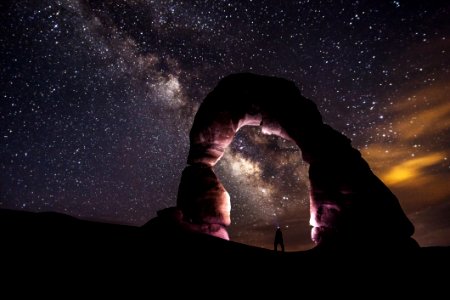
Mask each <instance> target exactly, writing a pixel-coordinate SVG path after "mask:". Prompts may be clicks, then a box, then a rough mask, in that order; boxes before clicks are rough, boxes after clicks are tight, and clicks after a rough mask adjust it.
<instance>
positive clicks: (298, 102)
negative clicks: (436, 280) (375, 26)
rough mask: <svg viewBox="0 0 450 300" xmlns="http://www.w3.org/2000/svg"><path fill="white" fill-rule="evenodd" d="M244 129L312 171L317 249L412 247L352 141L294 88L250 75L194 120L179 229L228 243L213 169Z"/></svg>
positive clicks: (408, 230)
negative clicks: (256, 131)
mask: <svg viewBox="0 0 450 300" xmlns="http://www.w3.org/2000/svg"><path fill="white" fill-rule="evenodd" d="M245 125H252V126H261V127H262V131H263V133H266V134H275V135H278V136H280V137H282V138H285V139H290V140H293V141H295V143H296V144H297V145H298V146H299V148H300V149H301V151H302V157H303V159H304V160H305V161H306V162H307V163H309V164H310V167H309V180H310V186H311V190H310V214H311V219H310V224H311V226H312V227H313V228H312V231H311V236H312V239H313V241H314V242H315V243H316V244H318V245H340V244H366V243H370V244H377V243H378V244H383V243H387V242H388V243H391V244H398V245H407V244H408V245H409V244H414V240H412V239H411V235H412V234H413V232H414V227H413V225H412V224H411V222H410V221H409V220H408V218H407V217H406V215H405V214H404V212H403V210H402V209H401V207H400V204H399V202H398V199H397V198H396V197H395V195H394V194H393V193H392V192H391V191H390V190H389V189H388V188H387V187H386V186H385V185H384V184H383V183H382V182H381V181H380V180H379V179H378V178H377V177H376V176H375V175H374V174H373V173H372V171H371V170H370V167H369V165H368V164H367V163H366V161H365V160H364V159H363V158H362V157H361V154H360V152H359V151H357V150H356V149H354V148H353V147H352V146H351V143H350V140H349V139H348V138H346V137H345V136H344V135H342V134H341V133H339V132H337V131H336V130H334V129H332V128H331V127H330V126H328V125H326V124H324V123H323V122H322V117H321V115H320V113H319V111H318V110H317V107H316V105H315V104H314V103H313V102H312V101H311V100H309V99H306V98H305V97H303V96H302V95H301V93H300V91H299V90H298V88H297V87H296V86H295V84H294V83H293V82H291V81H288V80H285V79H282V78H276V77H268V76H260V75H255V74H249V73H244V74H233V75H230V76H227V77H225V78H224V79H222V80H221V81H220V82H219V84H218V85H217V87H216V88H215V89H214V90H213V91H212V92H211V93H209V94H208V95H207V97H206V98H205V99H204V101H203V103H202V104H201V106H200V108H199V110H198V112H197V114H196V116H195V119H194V123H193V126H192V129H191V132H190V151H189V156H188V164H189V165H190V166H189V167H187V168H186V169H185V171H184V172H183V177H182V180H181V183H180V189H179V194H178V201H177V206H178V208H179V209H180V210H181V212H182V215H183V222H185V223H187V224H191V225H190V226H192V224H194V225H195V226H197V228H208V230H206V231H208V232H207V233H209V234H211V235H216V236H219V237H223V238H227V237H228V235H227V234H226V235H225V234H224V233H223V232H224V231H225V232H226V230H225V227H226V226H228V225H229V224H230V203H229V201H230V200H229V196H227V195H228V194H227V193H226V191H225V189H224V187H223V186H222V184H221V183H220V181H219V180H218V179H217V177H216V176H215V174H214V172H213V170H212V167H214V165H215V164H216V163H217V161H218V160H219V159H220V158H221V157H222V155H223V153H224V150H225V149H226V147H227V146H228V145H229V144H230V143H231V142H232V140H233V137H234V135H235V134H236V132H237V131H238V130H239V129H240V128H241V127H242V126H245ZM202 226H203V227H202ZM211 228H212V229H211ZM215 229H217V230H216V231H215ZM200 231H202V232H205V230H200ZM214 232H216V233H217V234H215V233H214Z"/></svg>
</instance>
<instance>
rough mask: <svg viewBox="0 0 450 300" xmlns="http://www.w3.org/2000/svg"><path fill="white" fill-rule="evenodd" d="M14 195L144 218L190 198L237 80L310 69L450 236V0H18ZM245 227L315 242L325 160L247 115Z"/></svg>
mask: <svg viewBox="0 0 450 300" xmlns="http://www.w3.org/2000/svg"><path fill="white" fill-rule="evenodd" d="M0 17H1V22H0V30H1V35H0V41H1V44H0V54H1V55H0V60H1V69H0V78H1V80H0V86H1V87H0V93H1V94H0V172H1V174H0V207H2V208H11V209H23V210H30V211H57V212H63V213H67V214H70V215H74V216H76V217H80V218H83V219H93V220H99V221H106V222H115V223H123V224H133V225H141V224H143V223H145V222H146V221H148V220H149V219H150V218H152V217H154V216H155V214H156V211H157V210H160V209H163V208H165V207H168V206H173V205H175V203H176V193H177V188H178V183H179V179H180V175H181V171H182V170H183V168H184V167H185V165H186V158H187V152H188V150H189V140H188V133H189V129H190V126H191V124H192V122H193V118H194V115H195V112H196V110H197V108H198V106H199V104H200V103H201V101H202V99H203V98H204V97H205V96H206V94H207V93H208V92H209V91H210V90H211V89H212V88H213V87H214V86H215V85H216V84H217V82H218V81H219V80H220V78H223V77H224V76H226V75H228V74H230V73H235V72H254V73H258V74H266V75H272V76H279V77H284V78H287V79H290V80H293V81H294V82H296V84H297V85H298V87H299V88H300V89H301V90H302V93H303V94H304V95H305V96H306V97H308V98H311V99H313V100H314V101H315V102H316V103H317V105H318V107H319V110H320V111H321V112H322V114H323V117H324V120H325V122H327V123H329V124H330V125H331V126H333V127H334V128H336V129H338V130H340V131H342V132H343V133H345V134H346V135H347V136H348V137H350V138H351V139H352V141H353V145H354V146H355V147H357V148H358V149H359V150H360V151H361V152H362V154H363V156H364V157H365V158H366V159H367V161H368V162H369V164H370V165H371V167H372V168H373V170H374V172H375V173H376V174H377V175H378V176H379V177H380V178H381V179H382V180H383V181H384V182H385V183H386V184H387V185H388V186H389V187H390V188H391V189H392V190H393V191H394V193H395V194H396V195H397V196H398V197H399V200H400V202H401V204H402V207H403V208H404V209H405V211H406V212H407V214H408V216H409V217H410V218H411V220H412V221H413V223H414V224H415V225H416V235H415V238H416V239H417V240H418V241H419V243H421V245H449V244H450V222H449V221H448V220H449V219H450V218H449V214H450V206H449V202H448V199H449V197H450V188H449V187H448V182H449V180H450V172H449V169H450V166H449V161H448V155H449V149H450V147H449V143H448V140H449V135H450V132H449V129H450V123H449V120H450V105H449V102H448V95H449V94H450V91H449V90H450V81H449V78H450V76H449V68H450V55H449V53H450V35H449V33H450V22H449V20H450V6H449V5H448V4H447V3H446V1H362V0H361V1H309V0H304V1H251V0H249V1H171V0H161V1H152V0H115V1H97V0H44V1H28V0H25V1H3V2H2V4H0ZM216 172H217V174H218V176H219V178H220V179H221V180H222V182H223V183H224V185H225V187H226V189H227V190H228V191H229V192H230V194H231V201H232V220H233V224H232V226H231V227H230V234H231V238H232V240H236V241H239V242H243V243H247V244H251V245H257V246H262V247H268V248H270V247H271V246H272V241H273V236H274V233H275V230H274V228H275V227H276V226H277V225H280V226H282V227H283V228H284V229H283V230H284V235H285V243H286V247H287V249H288V250H300V249H307V248H310V247H312V244H311V242H310V240H309V232H308V231H309V227H308V219H309V207H308V201H309V200H308V182H307V165H306V164H305V163H304V162H302V160H301V153H300V151H299V150H298V149H297V148H296V146H295V145H293V144H292V143H290V142H287V141H283V140H281V139H279V138H276V137H272V136H265V135H263V134H261V133H260V130H259V129H258V128H244V129H243V130H242V131H240V132H239V133H238V134H237V136H236V138H235V140H234V142H233V144H232V145H231V146H230V148H229V149H227V152H226V154H225V156H224V157H223V159H222V160H221V161H220V163H219V164H218V166H217V167H216Z"/></svg>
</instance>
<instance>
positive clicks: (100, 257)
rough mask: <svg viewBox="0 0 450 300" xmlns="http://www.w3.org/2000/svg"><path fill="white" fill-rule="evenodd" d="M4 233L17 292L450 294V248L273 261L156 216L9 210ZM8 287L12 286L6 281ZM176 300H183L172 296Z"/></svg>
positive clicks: (317, 253) (1, 226)
mask: <svg viewBox="0 0 450 300" xmlns="http://www.w3.org/2000/svg"><path fill="white" fill-rule="evenodd" d="M0 232H1V245H2V246H1V249H2V250H1V252H2V254H1V257H2V259H3V262H4V263H3V267H2V270H3V274H7V276H6V277H7V278H8V280H11V281H12V282H15V283H17V282H24V281H25V282H28V281H30V282H37V281H39V282H40V281H41V280H43V281H44V282H46V281H47V279H48V281H49V284H50V283H51V284H54V283H55V282H60V281H62V282H63V283H64V284H69V285H71V282H72V283H74V282H76V283H77V284H76V285H77V287H78V288H83V287H85V285H87V284H93V286H95V287H97V288H98V285H96V282H101V281H106V282H109V284H110V285H112V286H115V284H120V285H121V286H122V285H124V284H125V282H126V283H127V284H129V283H130V281H131V282H132V283H133V284H136V285H138V286H139V284H138V282H142V280H144V281H145V285H143V286H139V287H138V288H145V287H147V286H154V287H156V288H158V287H159V288H162V286H166V285H169V286H173V287H179V286H185V287H186V286H190V287H197V288H199V289H200V290H201V289H211V288H212V289H217V290H224V289H225V290H228V291H230V290H234V289H235V288H237V289H239V287H240V286H241V287H243V288H244V289H246V290H249V289H252V290H253V289H255V291H258V293H262V294H264V293H265V292H264V291H265V290H266V289H268V290H272V291H273V289H277V288H278V287H282V289H283V291H285V292H286V291H296V290H299V291H300V290H301V289H303V288H305V287H308V290H309V291H313V292H314V293H319V294H323V293H325V294H327V293H331V292H332V291H333V289H332V290H330V289H329V287H334V288H338V291H340V293H344V294H345V293H347V291H350V290H354V289H353V287H355V286H358V287H359V288H363V289H364V290H372V291H373V292H375V291H378V292H380V290H379V288H383V289H382V290H388V289H390V290H392V289H394V290H396V291H400V292H401V293H404V292H405V291H409V292H410V293H411V294H414V293H416V292H418V291H422V292H426V293H427V295H430V294H429V293H432V292H437V291H440V290H441V289H442V291H444V292H445V293H446V294H447V295H448V289H447V288H446V285H448V282H449V281H448V279H449V271H450V269H449V258H450V256H449V254H450V247H426V248H419V249H416V250H405V251H398V250H392V249H389V248H386V249H385V251H380V250H377V251H371V250H370V249H346V250H345V251H323V250H322V251H321V250H318V249H312V250H309V251H302V252H287V253H278V254H276V253H274V252H273V251H271V250H267V249H262V248H257V247H252V246H247V245H244V244H240V243H236V242H232V241H225V240H221V239H218V238H214V237H210V236H207V235H202V234H194V233H186V232H183V231H180V230H179V229H177V228H176V227H175V226H171V225H170V224H166V223H164V221H162V220H161V219H160V218H158V217H157V218H154V219H152V220H151V221H150V222H148V223H147V224H146V225H144V226H142V227H131V226H124V225H115V224H106V223H98V222H91V221H82V220H78V219H76V218H73V217H70V216H67V215H63V214H58V213H30V212H23V211H12V210H4V209H2V210H0ZM69 278H77V280H76V281H71V280H72V279H70V280H69ZM79 280H80V281H79ZM3 282H4V283H5V285H4V286H7V282H8V281H6V282H5V281H3ZM161 284H162V286H161ZM110 285H108V286H110ZM359 288H358V289H359ZM384 288H385V289H384ZM108 291H109V292H111V289H108ZM171 292H174V293H177V294H178V293H184V292H183V290H179V289H176V288H175V289H174V290H173V291H171ZM333 293H334V292H333ZM444 298H447V297H444Z"/></svg>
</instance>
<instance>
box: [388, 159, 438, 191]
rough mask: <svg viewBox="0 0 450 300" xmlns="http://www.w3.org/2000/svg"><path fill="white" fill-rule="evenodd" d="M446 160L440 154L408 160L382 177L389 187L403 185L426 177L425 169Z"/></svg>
mask: <svg viewBox="0 0 450 300" xmlns="http://www.w3.org/2000/svg"><path fill="white" fill-rule="evenodd" d="M444 158H445V156H444V155H442V154H440V153H433V154H430V155H426V156H422V157H418V158H414V159H409V160H406V161H404V162H402V163H400V164H398V165H396V166H394V167H392V168H391V169H389V170H388V171H387V172H386V173H385V174H383V175H381V177H382V179H383V181H384V182H385V183H386V184H388V185H396V184H402V183H404V182H406V181H409V180H415V179H418V178H419V177H420V176H423V175H424V173H425V172H424V169H425V168H428V167H431V166H433V165H435V164H437V163H439V162H441V161H442V160H443V159H444Z"/></svg>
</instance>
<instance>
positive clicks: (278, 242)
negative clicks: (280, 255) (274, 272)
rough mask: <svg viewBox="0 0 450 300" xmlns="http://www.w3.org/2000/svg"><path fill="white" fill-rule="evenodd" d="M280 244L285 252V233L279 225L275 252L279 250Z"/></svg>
mask: <svg viewBox="0 0 450 300" xmlns="http://www.w3.org/2000/svg"><path fill="white" fill-rule="evenodd" d="M278 245H280V246H281V252H284V241H283V233H282V232H281V228H280V227H277V231H276V232H275V241H274V242H273V248H274V250H275V252H278Z"/></svg>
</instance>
